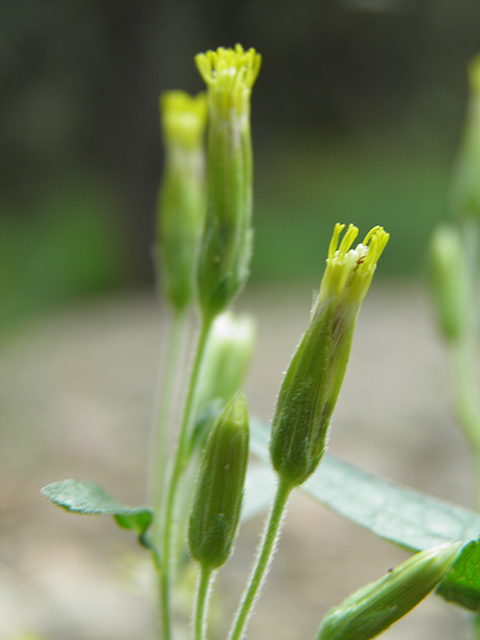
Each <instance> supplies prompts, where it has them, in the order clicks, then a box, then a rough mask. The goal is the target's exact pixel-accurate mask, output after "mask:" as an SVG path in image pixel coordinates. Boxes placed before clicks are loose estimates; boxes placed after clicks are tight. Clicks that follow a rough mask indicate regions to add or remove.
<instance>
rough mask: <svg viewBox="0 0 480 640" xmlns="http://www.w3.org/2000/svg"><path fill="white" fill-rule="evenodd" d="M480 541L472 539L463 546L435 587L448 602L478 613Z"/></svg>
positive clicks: (479, 604) (479, 607) (479, 603)
mask: <svg viewBox="0 0 480 640" xmlns="http://www.w3.org/2000/svg"><path fill="white" fill-rule="evenodd" d="M479 592H480V542H479V541H478V540H473V541H472V542H470V544H468V545H467V546H466V547H464V548H463V550H462V553H461V555H460V557H459V558H458V560H457V561H456V563H455V564H454V565H453V569H452V570H451V571H450V573H449V574H448V575H447V577H446V578H445V579H444V580H443V581H442V583H441V584H440V586H439V587H438V588H437V593H438V594H440V595H441V596H443V597H444V598H445V600H448V601H450V602H455V603H457V604H460V605H462V607H465V608H466V609H470V610H471V611H475V612H476V613H480V601H479V595H478V594H479Z"/></svg>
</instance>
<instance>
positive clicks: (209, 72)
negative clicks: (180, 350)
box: [195, 44, 261, 317]
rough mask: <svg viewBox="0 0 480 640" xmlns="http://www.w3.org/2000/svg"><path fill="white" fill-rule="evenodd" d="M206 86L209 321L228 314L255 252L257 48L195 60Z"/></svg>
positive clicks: (204, 282)
mask: <svg viewBox="0 0 480 640" xmlns="http://www.w3.org/2000/svg"><path fill="white" fill-rule="evenodd" d="M195 62H196V64H197V67H198V70H199V72H200V74H201V76H202V78H203V79H204V80H205V82H206V84H207V86H208V107H209V133H208V152H207V156H208V157H207V214H206V222H205V228H204V234H203V238H202V242H201V245H200V260H199V270H198V283H199V295H200V305H201V308H202V312H203V314H204V316H205V317H212V316H214V315H216V314H217V313H221V312H222V311H224V310H225V309H226V308H227V306H228V304H229V303H230V302H231V300H232V299H233V298H234V296H235V295H236V294H237V293H238V292H239V290H240V289H241V288H242V286H243V285H244V283H245V281H246V279H247V276H248V270H249V264H250V258H251V253H252V240H253V231H252V228H251V217H252V184H253V159H252V140H251V134H250V95H251V91H252V87H253V84H254V82H255V80H256V78H257V75H258V72H259V70H260V64H261V57H260V55H259V54H257V53H256V52H255V50H254V49H249V50H248V51H244V50H243V48H242V47H241V46H240V45H238V44H237V45H236V47H235V49H223V48H219V49H217V51H207V53H205V54H199V55H197V56H196V58H195Z"/></svg>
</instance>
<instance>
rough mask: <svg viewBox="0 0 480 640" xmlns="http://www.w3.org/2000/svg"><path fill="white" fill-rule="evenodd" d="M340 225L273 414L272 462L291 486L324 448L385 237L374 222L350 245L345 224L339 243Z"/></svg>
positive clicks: (306, 473) (304, 476)
mask: <svg viewBox="0 0 480 640" xmlns="http://www.w3.org/2000/svg"><path fill="white" fill-rule="evenodd" d="M343 229H344V225H340V224H337V225H336V226H335V229H334V232H333V237H332V240H331V242H330V247H329V250H328V258H327V266H326V269H325V273H324V276H323V278H322V282H321V285H320V293H319V294H318V297H317V299H316V301H315V303H314V307H313V310H312V316H311V320H310V326H309V327H308V329H307V332H306V333H305V335H304V337H303V339H302V341H301V342H300V345H299V347H298V349H297V351H296V353H295V355H294V356H293V359H292V362H291V363H290V366H289V368H288V370H287V373H286V375H285V379H284V381H283V383H282V387H281V389H280V394H279V397H278V402H277V408H276V411H275V416H274V418H273V425H272V438H271V441H270V455H271V458H272V463H273V466H274V468H275V470H276V472H277V473H278V474H279V476H280V478H281V479H282V481H284V482H286V483H287V484H290V485H292V486H298V485H300V484H302V483H303V482H305V480H306V479H307V478H308V477H309V476H310V475H311V474H312V473H313V472H314V471H315V469H316V467H317V465H318V463H319V462H320V459H321V457H322V455H323V452H324V450H325V444H326V439H327V434H328V427H329V423H330V418H331V416H332V413H333V409H334V407H335V404H336V401H337V398H338V394H339V392H340V387H341V385H342V382H343V378H344V375H345V370H346V368H347V362H348V358H349V356H350V348H351V344H352V338H353V331H354V328H355V322H356V319H357V315H358V312H359V310H360V306H361V304H362V301H363V299H364V297H365V295H366V293H367V291H368V288H369V286H370V283H371V281H372V277H373V273H374V271H375V268H376V265H377V261H378V259H379V258H380V255H381V253H382V251H383V249H384V248H385V245H386V244H387V241H388V238H389V235H388V233H385V231H384V230H383V229H382V228H381V227H374V228H373V229H372V230H371V231H370V232H369V233H368V234H367V235H366V236H365V238H364V240H363V243H361V244H358V245H357V246H356V247H355V248H354V249H351V246H352V244H353V242H354V240H355V238H356V237H357V234H358V229H357V228H356V227H354V226H353V225H350V226H349V227H348V230H347V232H346V234H345V236H344V237H343V239H342V241H341V243H340V246H339V247H338V243H339V237H340V233H341V232H342V230H343ZM337 247H338V248H337Z"/></svg>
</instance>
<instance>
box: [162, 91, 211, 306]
mask: <svg viewBox="0 0 480 640" xmlns="http://www.w3.org/2000/svg"><path fill="white" fill-rule="evenodd" d="M160 110H161V122H162V131H163V139H164V144H165V169H164V176H163V180H162V185H161V188H160V194H159V201H158V219H157V237H158V240H159V242H157V245H158V244H160V258H161V271H162V280H163V283H164V290H165V293H166V296H167V298H168V299H169V300H170V302H171V303H172V304H173V306H174V307H176V308H178V309H183V308H185V307H186V306H187V305H189V304H190V303H191V302H192V300H193V298H194V293H195V287H196V282H195V276H196V267H197V259H198V247H199V240H200V237H201V234H202V231H203V224H204V219H205V152H204V143H203V138H204V133H205V127H206V123H207V97H206V94H205V93H201V94H199V95H197V96H195V97H193V98H192V97H191V96H189V95H188V94H187V93H184V92H183V91H168V92H166V93H163V94H162V95H161V97H160Z"/></svg>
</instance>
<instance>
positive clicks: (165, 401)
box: [152, 309, 188, 548]
mask: <svg viewBox="0 0 480 640" xmlns="http://www.w3.org/2000/svg"><path fill="white" fill-rule="evenodd" d="M187 317H188V313H187V312H186V311H185V310H180V311H179V310H176V309H175V310H174V312H173V318H172V325H171V334H170V336H169V342H170V345H169V349H168V354H167V361H166V367H165V374H164V377H163V379H162V380H161V384H162V388H161V389H159V397H160V400H159V407H158V411H159V416H158V424H157V428H156V432H155V443H154V459H153V491H152V494H153V497H152V501H153V510H154V514H155V517H154V521H153V532H152V539H153V543H154V544H155V545H156V546H157V548H161V536H162V532H161V523H162V515H161V512H162V503H163V500H162V498H163V491H164V485H165V473H166V467H167V451H168V438H169V435H170V433H171V429H172V425H171V419H172V409H173V399H174V397H175V390H176V382H177V378H178V375H177V374H178V371H177V370H178V365H179V358H180V353H181V351H182V342H183V336H184V333H185V326H186V319H187Z"/></svg>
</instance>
